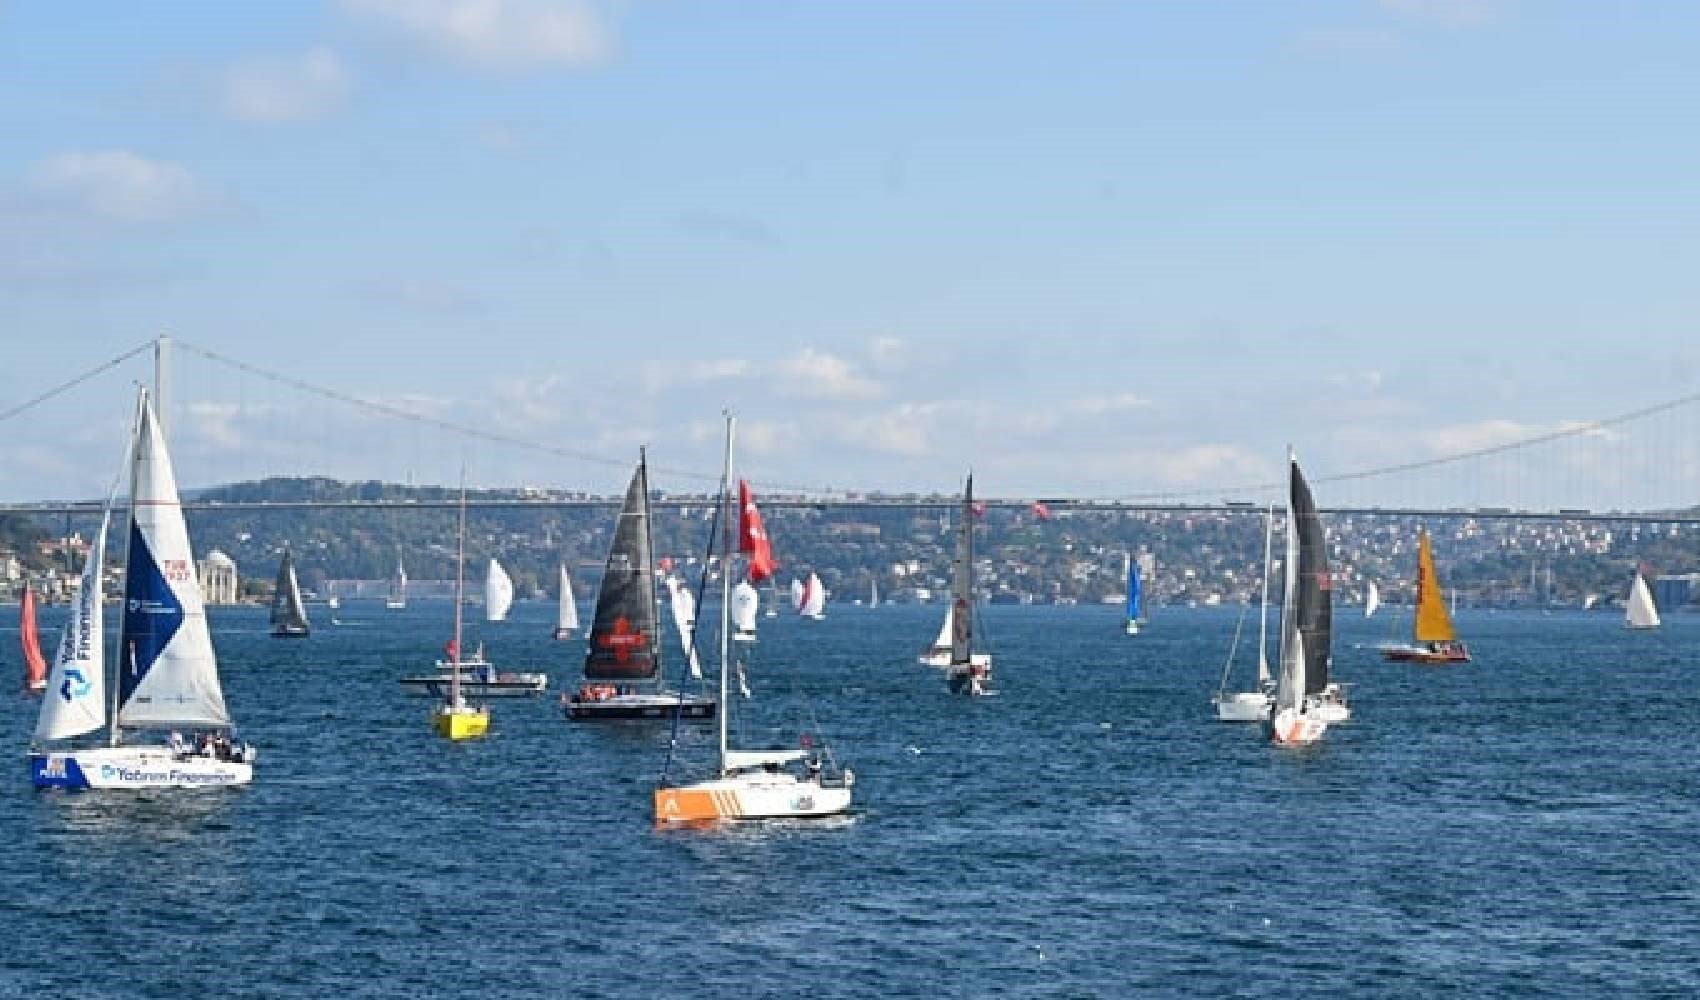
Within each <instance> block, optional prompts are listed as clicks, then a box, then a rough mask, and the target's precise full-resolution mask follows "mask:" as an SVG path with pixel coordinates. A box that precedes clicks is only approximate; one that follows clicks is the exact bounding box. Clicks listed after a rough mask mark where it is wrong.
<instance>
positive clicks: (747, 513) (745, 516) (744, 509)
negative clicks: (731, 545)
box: [738, 479, 779, 583]
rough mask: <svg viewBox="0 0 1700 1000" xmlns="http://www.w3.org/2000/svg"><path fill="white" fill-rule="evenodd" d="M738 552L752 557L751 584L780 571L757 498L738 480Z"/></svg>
mask: <svg viewBox="0 0 1700 1000" xmlns="http://www.w3.org/2000/svg"><path fill="white" fill-rule="evenodd" d="M738 551H739V552H742V553H743V554H745V555H747V556H749V557H750V582H751V583H760V582H762V581H763V580H765V579H767V578H768V577H770V576H772V575H773V574H774V572H775V571H776V570H778V569H779V564H778V563H777V562H774V560H773V544H772V543H771V542H770V541H768V538H767V529H766V528H764V527H762V523H761V511H759V510H756V501H755V497H753V496H751V495H750V484H749V483H748V482H747V481H745V480H742V479H740V480H738Z"/></svg>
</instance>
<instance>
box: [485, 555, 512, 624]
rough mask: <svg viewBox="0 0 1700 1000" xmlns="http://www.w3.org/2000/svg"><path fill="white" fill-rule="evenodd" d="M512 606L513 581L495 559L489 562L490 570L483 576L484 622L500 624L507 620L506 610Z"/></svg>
mask: <svg viewBox="0 0 1700 1000" xmlns="http://www.w3.org/2000/svg"><path fill="white" fill-rule="evenodd" d="M513 604H514V580H513V577H511V576H509V575H508V571H507V570H505V569H503V568H502V564H501V563H500V562H499V561H497V560H496V559H494V558H492V559H491V560H490V569H489V571H488V572H486V573H485V575H484V620H485V621H487V622H501V621H507V620H508V609H509V608H511V607H513Z"/></svg>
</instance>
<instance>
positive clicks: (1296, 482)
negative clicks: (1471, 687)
mask: <svg viewBox="0 0 1700 1000" xmlns="http://www.w3.org/2000/svg"><path fill="white" fill-rule="evenodd" d="M1287 462H1288V465H1289V467H1290V468H1289V480H1290V481H1289V484H1288V496H1287V555H1286V558H1285V560H1283V562H1284V569H1285V571H1286V580H1285V584H1284V586H1283V588H1282V593H1283V595H1284V599H1283V601H1282V610H1281V673H1280V676H1279V678H1278V680H1277V681H1276V685H1275V705H1274V710H1273V716H1272V718H1271V720H1270V727H1269V728H1270V737H1271V739H1272V740H1273V741H1274V742H1275V743H1276V744H1278V745H1281V746H1303V745H1306V744H1310V743H1315V742H1316V741H1318V740H1320V739H1322V735H1323V733H1325V732H1327V731H1328V723H1329V718H1328V714H1329V713H1327V712H1326V711H1325V708H1326V701H1327V697H1328V695H1327V691H1328V687H1329V682H1328V668H1329V661H1330V660H1331V659H1332V657H1333V651H1332V647H1333V630H1334V626H1333V586H1332V582H1331V579H1330V576H1329V570H1328V535H1327V532H1326V531H1325V530H1324V528H1323V526H1322V518H1321V516H1320V515H1319V514H1318V513H1317V510H1316V502H1315V501H1314V500H1313V499H1312V498H1311V493H1310V485H1309V484H1308V483H1306V482H1305V479H1304V475H1303V474H1302V473H1301V472H1300V471H1299V462H1298V459H1297V458H1295V457H1293V455H1292V453H1291V452H1289V453H1288V457H1287Z"/></svg>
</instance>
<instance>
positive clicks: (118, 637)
mask: <svg viewBox="0 0 1700 1000" xmlns="http://www.w3.org/2000/svg"><path fill="white" fill-rule="evenodd" d="M156 349H157V347H156ZM147 406H148V389H147V386H140V387H138V389H137V391H136V422H135V424H134V425H133V426H132V427H131V428H130V511H129V515H130V516H129V517H128V518H126V520H127V521H128V522H129V523H128V524H126V525H125V526H124V590H123V591H120V593H128V592H129V589H130V537H131V535H133V534H134V533H135V530H136V480H137V478H138V475H137V474H138V471H139V470H138V469H137V467H136V466H137V464H138V463H139V462H140V461H141V457H142V455H141V452H142V450H141V448H139V447H137V442H138V441H139V440H140V439H141V433H142V414H144V413H145V412H147ZM127 617H128V616H127V615H122V614H121V615H119V616H118V630H117V633H116V634H115V635H114V636H113V646H114V648H113V650H112V717H111V718H110V719H108V720H107V727H108V729H109V730H110V731H111V732H110V736H109V737H108V740H109V742H108V744H107V745H108V746H117V745H118V689H119V687H120V686H121V685H120V683H119V672H120V671H122V670H123V669H124V667H123V663H124V639H125V635H124V623H125V619H126V618H127Z"/></svg>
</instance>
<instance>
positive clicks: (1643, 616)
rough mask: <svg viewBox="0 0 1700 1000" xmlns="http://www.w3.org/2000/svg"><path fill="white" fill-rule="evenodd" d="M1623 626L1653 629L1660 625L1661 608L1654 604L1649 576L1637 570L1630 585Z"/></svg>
mask: <svg viewBox="0 0 1700 1000" xmlns="http://www.w3.org/2000/svg"><path fill="white" fill-rule="evenodd" d="M1623 627H1624V628H1635V629H1652V628H1658V627H1659V609H1658V608H1657V607H1656V606H1655V605H1654V604H1653V592H1652V591H1651V590H1649V589H1647V578H1646V577H1644V576H1642V575H1641V571H1640V570H1639V569H1637V570H1636V571H1635V579H1634V580H1633V581H1632V582H1631V583H1630V585H1629V602H1628V604H1627V605H1626V606H1625V607H1624V613H1623Z"/></svg>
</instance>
